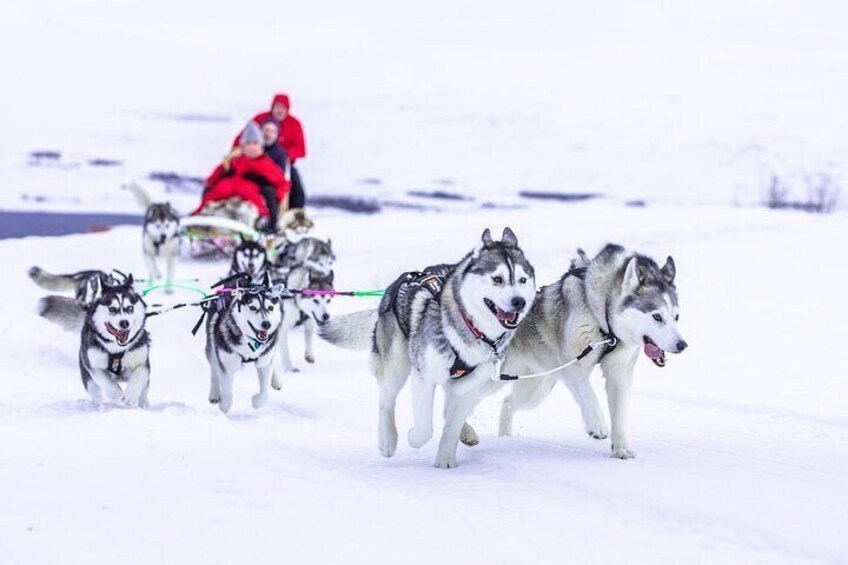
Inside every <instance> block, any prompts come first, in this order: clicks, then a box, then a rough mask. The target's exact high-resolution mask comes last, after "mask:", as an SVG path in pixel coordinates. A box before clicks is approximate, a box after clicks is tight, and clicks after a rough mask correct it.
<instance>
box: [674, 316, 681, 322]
mask: <svg viewBox="0 0 848 565" xmlns="http://www.w3.org/2000/svg"><path fill="white" fill-rule="evenodd" d="M679 319H680V314H675V315H674V321H675V322H676V321H677V320H679Z"/></svg>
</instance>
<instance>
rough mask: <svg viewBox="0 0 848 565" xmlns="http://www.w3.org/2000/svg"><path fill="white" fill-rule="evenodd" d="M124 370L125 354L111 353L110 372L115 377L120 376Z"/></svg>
mask: <svg viewBox="0 0 848 565" xmlns="http://www.w3.org/2000/svg"><path fill="white" fill-rule="evenodd" d="M123 368H124V354H123V353H110V354H109V367H108V371H109V372H110V373H112V374H113V375H120V374H121V371H122V370H123Z"/></svg>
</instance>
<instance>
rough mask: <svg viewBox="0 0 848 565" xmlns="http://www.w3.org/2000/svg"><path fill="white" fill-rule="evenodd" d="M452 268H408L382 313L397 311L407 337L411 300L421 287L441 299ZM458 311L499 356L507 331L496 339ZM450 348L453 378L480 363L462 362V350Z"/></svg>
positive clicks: (389, 294)
mask: <svg viewBox="0 0 848 565" xmlns="http://www.w3.org/2000/svg"><path fill="white" fill-rule="evenodd" d="M452 268H453V266H452V265H436V266H433V267H427V268H426V269H424V271H409V272H406V273H404V274H402V275H401V276H400V277H398V279H397V280H396V281H395V282H393V283H392V284H391V285H390V286H389V288H388V289H387V290H386V299H385V300H384V301H383V304H381V305H380V313H382V314H384V313H386V312H388V311H390V310H391V311H392V312H394V314H395V319H397V321H398V326H400V330H401V332H403V335H404V337H407V338H408V337H409V332H410V322H411V320H410V319H409V314H408V312H409V311H410V308H408V305H409V304H410V302H411V301H412V299H413V297H414V296H415V294H416V293H417V292H418V290H419V289H421V288H423V289H425V290H427V291H428V292H429V293H430V295H431V296H432V297H433V298H434V299H436V300H439V299H440V298H441V296H442V292H443V291H444V288H445V281H446V280H447V277H448V275H449V274H450V272H451V270H452ZM459 313H460V315H461V316H462V320H463V322H465V325H466V327H467V328H468V329H469V331H470V332H471V334H472V335H473V336H474V338H475V339H479V340H480V341H482V342H483V343H485V344H486V345H488V346H489V347H491V348H492V351H493V352H494V353H495V356H498V355H497V351H498V347H499V346H500V344H501V342H502V341H503V338H504V336H505V335H506V332H504V333H503V334H501V335H500V337H498V338H497V339H495V340H492V339H490V338H489V337H488V336H486V334H484V333H483V332H482V331H480V329H478V328H477V326H475V325H474V323H473V322H472V321H471V319H470V318H469V317H468V316H467V315H466V314H465V312H464V311H463V310H462V309H461V308H460V310H459ZM451 350H452V351H453V357H454V361H453V364H452V365H451V367H450V370H449V371H448V373H449V375H450V378H452V379H458V378H461V377H464V376H465V375H467V374H469V373H471V372H472V371H473V370H474V369H476V368H477V365H469V364H468V363H466V362H465V361H463V360H462V357H460V356H459V353H458V352H457V350H456V349H455V348H454V347H453V346H451Z"/></svg>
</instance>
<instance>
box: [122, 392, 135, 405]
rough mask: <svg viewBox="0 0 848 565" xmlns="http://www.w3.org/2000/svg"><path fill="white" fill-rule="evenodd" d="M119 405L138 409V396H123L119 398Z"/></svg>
mask: <svg viewBox="0 0 848 565" xmlns="http://www.w3.org/2000/svg"><path fill="white" fill-rule="evenodd" d="M121 403H122V404H123V405H124V406H126V407H127V408H137V407H138V396H136V395H133V394H125V395H124V396H122V397H121Z"/></svg>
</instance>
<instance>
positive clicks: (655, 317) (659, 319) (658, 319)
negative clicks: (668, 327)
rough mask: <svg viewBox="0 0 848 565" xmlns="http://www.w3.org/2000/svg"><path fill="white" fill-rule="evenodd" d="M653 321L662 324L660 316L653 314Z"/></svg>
mask: <svg viewBox="0 0 848 565" xmlns="http://www.w3.org/2000/svg"><path fill="white" fill-rule="evenodd" d="M654 320H656V321H658V322H662V316H661V315H660V314H654Z"/></svg>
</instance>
